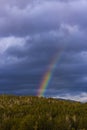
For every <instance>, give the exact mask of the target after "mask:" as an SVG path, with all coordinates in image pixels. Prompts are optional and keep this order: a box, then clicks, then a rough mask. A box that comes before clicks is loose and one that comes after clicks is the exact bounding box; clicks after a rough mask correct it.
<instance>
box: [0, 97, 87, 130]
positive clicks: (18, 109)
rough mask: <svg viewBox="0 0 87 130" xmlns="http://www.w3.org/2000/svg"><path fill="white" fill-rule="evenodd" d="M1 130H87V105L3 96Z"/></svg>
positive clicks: (0, 107) (0, 103)
mask: <svg viewBox="0 0 87 130" xmlns="http://www.w3.org/2000/svg"><path fill="white" fill-rule="evenodd" d="M0 130H87V103H80V102H74V101H66V100H61V99H52V98H43V97H34V96H11V95H10V96H9V95H1V96H0Z"/></svg>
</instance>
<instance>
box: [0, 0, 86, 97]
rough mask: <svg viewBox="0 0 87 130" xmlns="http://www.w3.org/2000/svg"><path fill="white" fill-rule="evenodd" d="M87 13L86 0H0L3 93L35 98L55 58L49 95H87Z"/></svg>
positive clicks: (0, 87) (1, 84)
mask: <svg viewBox="0 0 87 130" xmlns="http://www.w3.org/2000/svg"><path fill="white" fill-rule="evenodd" d="M86 12H87V1H86V0H79V1H78V0H74V1H72V0H65V1H64V0H62V1H60V0H55V1H52V0H45V1H43V0H41V1H39V0H38V1H35V0H33V1H31V0H30V1H28V0H26V1H24V0H21V1H20V0H18V1H16V0H14V1H11V0H8V1H6V0H3V1H0V93H3V92H4V93H15V94H30V95H36V94H37V91H38V89H39V86H40V84H41V81H42V80H43V77H44V75H45V73H46V72H47V71H48V70H49V67H50V65H51V63H52V61H53V58H54V57H55V56H56V54H57V57H56V62H55V64H56V66H55V69H54V71H53V73H52V77H51V81H50V83H49V86H48V87H47V91H46V95H49V96H50V95H52V96H53V94H55V95H57V94H58V92H60V91H62V92H66V91H67V92H69V93H70V92H72V93H73V92H74V91H75V92H78V91H81V92H82V91H85V92H86V91H87V87H86V83H87V69H86V67H87V43H86V41H87V18H86ZM51 90H52V91H51ZM52 92H53V93H52Z"/></svg>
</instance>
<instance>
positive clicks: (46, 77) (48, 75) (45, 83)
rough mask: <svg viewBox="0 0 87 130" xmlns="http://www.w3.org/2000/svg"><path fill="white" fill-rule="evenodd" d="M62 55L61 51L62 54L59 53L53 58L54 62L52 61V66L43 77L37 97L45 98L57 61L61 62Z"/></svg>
mask: <svg viewBox="0 0 87 130" xmlns="http://www.w3.org/2000/svg"><path fill="white" fill-rule="evenodd" d="M61 54H62V51H60V53H59V52H57V54H56V55H55V56H54V57H53V58H52V59H53V60H52V61H51V64H50V65H49V67H48V70H47V72H46V73H45V75H44V76H43V79H42V82H41V84H40V87H39V90H38V92H37V96H39V97H42V96H44V93H45V91H46V88H47V86H48V85H49V83H50V80H51V78H52V75H53V72H54V70H55V68H56V66H57V61H59V59H60V57H61Z"/></svg>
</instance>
